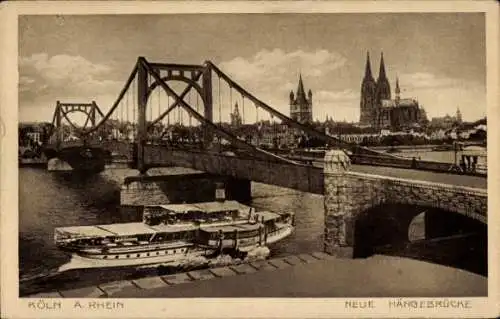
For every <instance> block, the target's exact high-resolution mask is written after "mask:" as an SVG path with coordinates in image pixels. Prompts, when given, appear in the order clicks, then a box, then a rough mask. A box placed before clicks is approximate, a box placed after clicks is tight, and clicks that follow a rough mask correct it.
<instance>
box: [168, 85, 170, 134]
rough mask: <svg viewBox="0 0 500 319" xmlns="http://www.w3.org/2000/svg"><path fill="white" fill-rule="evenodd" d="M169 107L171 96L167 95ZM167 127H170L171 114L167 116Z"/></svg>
mask: <svg viewBox="0 0 500 319" xmlns="http://www.w3.org/2000/svg"><path fill="white" fill-rule="evenodd" d="M167 105H170V95H169V94H168V93H167ZM167 126H170V113H168V115H167Z"/></svg>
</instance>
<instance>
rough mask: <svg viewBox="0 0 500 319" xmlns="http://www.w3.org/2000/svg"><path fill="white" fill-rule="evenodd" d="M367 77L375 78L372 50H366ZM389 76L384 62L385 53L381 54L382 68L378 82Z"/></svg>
mask: <svg viewBox="0 0 500 319" xmlns="http://www.w3.org/2000/svg"><path fill="white" fill-rule="evenodd" d="M365 79H373V75H372V67H371V63H370V52H366V66H365ZM386 79H387V76H386V74H385V63H384V53H383V52H382V53H381V54H380V69H379V72H378V79H377V82H379V81H381V80H382V81H383V80H386Z"/></svg>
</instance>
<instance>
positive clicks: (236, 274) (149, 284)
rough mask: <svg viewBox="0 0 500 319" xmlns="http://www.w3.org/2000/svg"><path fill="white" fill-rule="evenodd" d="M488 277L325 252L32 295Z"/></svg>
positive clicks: (437, 284) (280, 290)
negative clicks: (345, 257) (336, 255)
mask: <svg viewBox="0 0 500 319" xmlns="http://www.w3.org/2000/svg"><path fill="white" fill-rule="evenodd" d="M486 294H487V278H486V277H483V276H480V275H476V274H472V273H469V272H466V271H463V270H459V269H454V268H450V267H445V266H440V265H436V264H431V263H426V262H422V261H417V260H413V259H406V258H397V257H388V256H380V255H378V256H373V257H371V258H368V259H354V260H353V259H337V258H334V257H333V256H330V255H328V254H325V253H322V252H315V253H311V254H301V255H297V256H288V257H282V258H276V259H270V260H265V261H257V262H252V263H250V264H240V265H236V266H225V267H219V268H213V269H205V270H197V271H191V272H188V273H179V274H173V275H167V276H158V277H148V278H141V279H136V280H131V281H125V280H124V281H118V282H112V283H105V284H101V285H99V286H98V287H96V286H93V287H88V288H80V289H73V290H67V291H58V292H52V293H41V294H37V295H33V296H29V297H33V298H42V297H45V298H48V297H55V298H59V297H66V298H84V297H92V298H96V297H101V298H106V297H112V298H191V297H204V298H212V297H234V298H238V297H254V298H256V297H269V298H272V297H302V298H307V297H323V298H328V297H442V296H446V297H471V296H486Z"/></svg>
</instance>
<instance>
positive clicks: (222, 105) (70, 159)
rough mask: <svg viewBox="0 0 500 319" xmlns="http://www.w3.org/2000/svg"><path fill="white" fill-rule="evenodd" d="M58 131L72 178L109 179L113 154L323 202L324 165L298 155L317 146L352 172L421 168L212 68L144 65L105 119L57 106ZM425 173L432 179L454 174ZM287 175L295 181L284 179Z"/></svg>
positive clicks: (54, 144)
mask: <svg viewBox="0 0 500 319" xmlns="http://www.w3.org/2000/svg"><path fill="white" fill-rule="evenodd" d="M235 105H239V106H240V108H241V117H240V121H239V122H236V123H234V122H232V121H231V118H232V116H233V115H234V114H233V113H232V110H233V107H234V106H235ZM76 112H80V113H82V114H84V115H85V116H86V119H85V123H84V125H83V126H77V125H76V124H75V123H74V121H72V120H71V117H70V115H71V113H76ZM250 119H251V120H250ZM52 127H53V131H52V132H51V136H50V139H49V141H48V143H47V144H46V145H45V154H46V155H47V157H48V158H49V159H53V158H56V159H58V160H62V161H63V162H65V163H68V164H69V166H71V167H72V168H73V169H82V170H94V171H100V170H103V169H104V166H105V163H106V160H107V159H108V160H109V158H110V156H111V155H113V154H114V155H121V156H124V157H125V158H127V160H128V162H129V163H130V165H131V166H132V167H134V168H137V169H138V170H139V171H140V172H141V174H144V173H145V172H146V171H147V170H148V169H150V168H154V167H163V166H174V165H177V166H184V167H190V168H194V169H197V170H201V171H205V172H208V173H213V174H218V175H231V176H233V177H236V178H241V179H247V180H253V181H259V182H264V183H269V184H275V185H279V186H284V187H290V188H295V189H299V190H303V191H310V192H313V193H322V188H323V185H322V182H321V181H322V180H323V178H322V165H314V160H315V158H314V156H313V157H312V158H311V155H310V154H306V155H301V156H298V155H297V153H296V152H294V151H293V150H294V149H296V148H297V145H298V144H299V143H302V145H304V142H306V144H307V142H309V141H314V142H316V143H318V142H319V144H320V145H322V146H324V147H325V148H327V149H332V148H335V149H343V150H345V151H347V152H348V154H350V157H351V160H352V162H353V163H356V162H359V163H362V164H367V165H370V167H372V170H373V171H374V173H377V167H376V166H392V167H400V168H415V167H414V166H415V163H414V162H412V160H410V159H406V158H401V157H397V156H394V155H393V154H387V153H383V152H380V151H376V150H372V149H369V148H366V147H361V146H358V145H356V144H354V143H348V142H345V141H342V140H341V139H339V138H338V137H336V136H330V135H328V134H326V133H324V132H321V131H319V130H317V129H315V128H314V127H312V126H311V125H308V124H303V123H299V122H297V121H295V120H293V119H292V118H290V117H288V116H287V115H285V114H283V113H281V112H279V111H278V110H277V108H276V107H272V106H270V105H268V104H267V103H265V102H263V101H262V100H260V99H258V98H257V97H256V96H255V95H253V94H252V93H250V92H249V91H247V90H246V89H245V88H244V87H243V86H242V85H240V84H238V83H237V82H236V81H235V80H233V79H232V78H231V77H230V76H228V75H227V74H226V73H224V72H223V71H222V70H221V69H219V68H218V67H217V66H216V65H214V64H213V63H211V62H210V61H206V62H205V63H203V64H201V65H188V64H172V63H154V62H148V61H147V60H146V59H145V58H144V57H139V58H138V59H137V62H136V64H135V65H134V67H133V68H132V71H131V73H130V75H129V77H128V79H127V81H126V82H125V85H124V86H123V88H122V89H121V91H120V93H119V95H118V97H117V99H116V101H115V102H114V103H113V105H112V106H111V108H110V109H109V110H108V111H107V113H106V114H105V113H103V112H102V111H101V109H100V108H99V106H98V105H97V104H96V103H95V102H91V103H62V102H60V101H58V102H57V105H56V108H55V112H54V117H53V121H52ZM323 154H324V153H323ZM321 156H323V155H321ZM367 159H368V160H367ZM419 164H420V166H421V167H419V168H421V169H422V168H424V169H425V168H428V170H431V171H446V170H448V168H449V164H442V163H438V164H436V163H425V162H423V161H420V162H419ZM439 164H441V165H439ZM285 170H286V172H287V174H286V178H284V177H280V175H284V174H279V173H280V172H284V171H285ZM361 170H363V168H361ZM380 172H385V170H380Z"/></svg>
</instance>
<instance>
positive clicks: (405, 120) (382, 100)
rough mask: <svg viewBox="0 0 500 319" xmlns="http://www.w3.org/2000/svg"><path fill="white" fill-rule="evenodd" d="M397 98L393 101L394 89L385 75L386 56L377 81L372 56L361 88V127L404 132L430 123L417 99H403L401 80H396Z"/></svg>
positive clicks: (382, 61)
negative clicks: (402, 129)
mask: <svg viewBox="0 0 500 319" xmlns="http://www.w3.org/2000/svg"><path fill="white" fill-rule="evenodd" d="M394 93H395V98H394V99H392V98H391V85H390V84H389V80H388V79H387V76H386V74H385V64H384V55H383V53H382V54H381V57H380V70H379V74H378V78H377V81H375V79H374V78H373V75H372V70H371V64H370V54H369V53H367V56H366V66H365V76H364V78H363V82H362V84H361V102H360V107H361V114H360V119H359V122H360V125H366V126H371V127H375V128H390V129H401V128H405V127H410V126H415V125H417V124H422V123H423V122H425V121H426V120H427V117H426V115H425V111H424V109H423V108H421V107H420V106H419V105H418V102H417V101H416V100H414V99H402V98H401V97H400V93H401V90H400V88H399V80H398V79H396V88H395V90H394Z"/></svg>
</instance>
